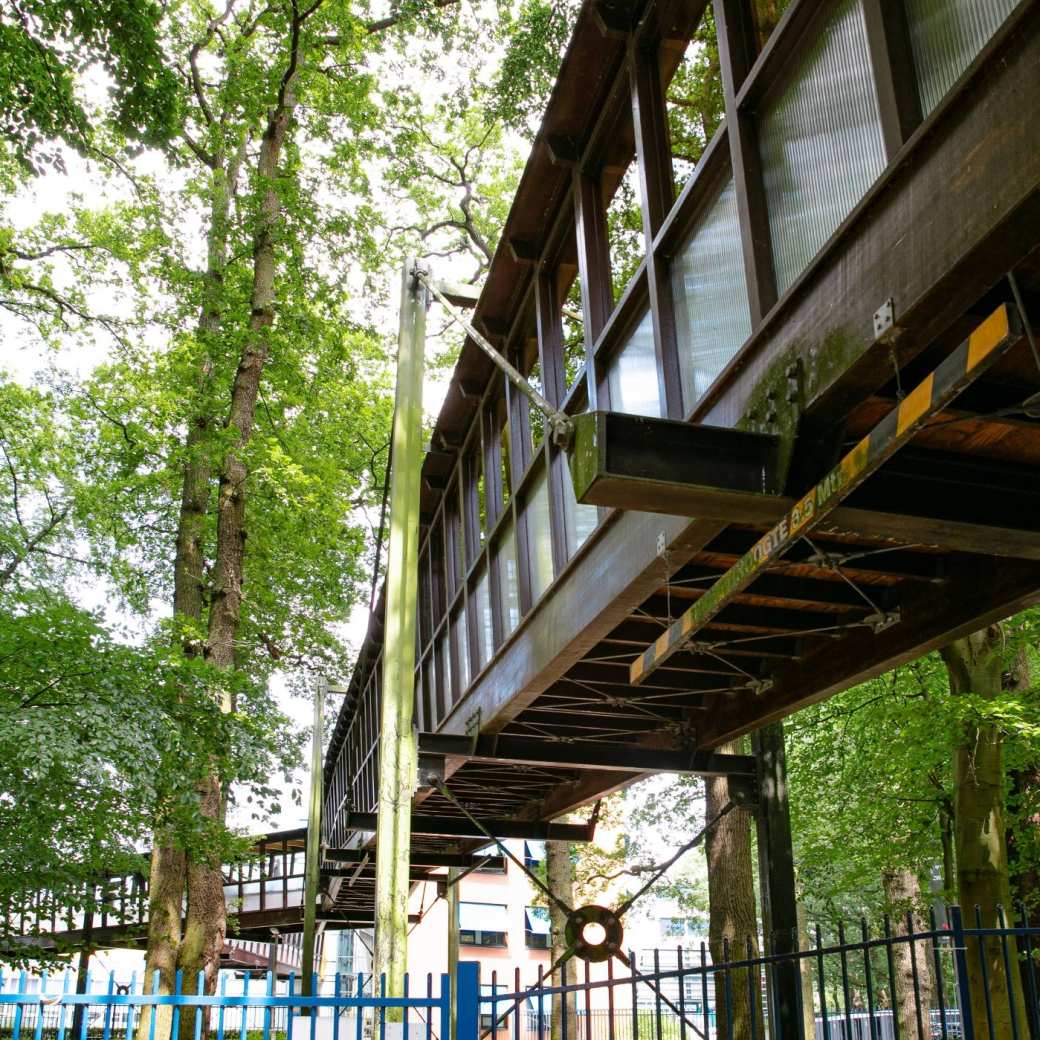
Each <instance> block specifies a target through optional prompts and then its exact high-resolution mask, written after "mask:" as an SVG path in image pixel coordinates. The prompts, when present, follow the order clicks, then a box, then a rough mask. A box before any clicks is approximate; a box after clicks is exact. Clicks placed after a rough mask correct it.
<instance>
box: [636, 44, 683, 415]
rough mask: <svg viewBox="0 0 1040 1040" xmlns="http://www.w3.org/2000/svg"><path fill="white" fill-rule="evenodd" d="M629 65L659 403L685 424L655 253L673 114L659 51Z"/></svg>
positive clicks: (669, 187) (639, 50)
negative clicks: (668, 106)
mask: <svg viewBox="0 0 1040 1040" xmlns="http://www.w3.org/2000/svg"><path fill="white" fill-rule="evenodd" d="M628 64H629V73H630V90H631V97H632V125H633V132H634V136H635V142H636V162H637V164H638V168H639V187H640V196H641V198H642V211H643V241H644V252H645V255H646V281H647V288H648V292H649V297H650V312H651V315H652V322H653V333H654V356H655V360H656V364H657V385H658V397H659V400H660V403H661V414H662V415H664V416H667V417H669V418H672V419H681V418H682V417H683V410H684V405H683V400H682V383H681V378H680V375H679V350H678V344H677V339H676V328H675V307H674V303H673V300H672V285H671V281H670V278H669V274H668V265H667V263H666V262H665V261H664V260H663V258H660V257H658V256H657V255H656V254H655V253H654V248H653V243H654V237H655V236H656V234H657V232H658V231H659V230H660V229H661V225H662V224H663V223H664V221H665V218H666V217H667V216H668V213H669V211H670V210H671V208H672V203H673V201H674V199H675V181H674V177H673V174H672V149H671V144H670V142H669V136H668V113H667V109H666V107H665V99H664V91H663V90H662V87H661V73H660V60H659V51H658V47H657V46H655V47H654V48H653V50H647V49H645V48H644V47H641V46H638V45H636V44H635V43H634V42H632V43H630V45H629V56H628Z"/></svg>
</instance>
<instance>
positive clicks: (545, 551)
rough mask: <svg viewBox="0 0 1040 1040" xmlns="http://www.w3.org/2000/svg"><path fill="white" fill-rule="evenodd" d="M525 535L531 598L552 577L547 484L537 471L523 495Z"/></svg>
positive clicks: (547, 585)
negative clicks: (529, 564) (535, 476)
mask: <svg viewBox="0 0 1040 1040" xmlns="http://www.w3.org/2000/svg"><path fill="white" fill-rule="evenodd" d="M525 515H526V517H527V537H528V551H529V553H530V561H531V598H532V599H533V600H535V599H537V598H538V597H539V596H540V595H541V594H542V593H543V592H544V591H545V590H546V589H547V588H548V587H549V585H550V583H551V582H552V580H553V559H552V531H551V528H550V526H549V524H550V521H549V485H548V483H547V482H546V479H545V474H544V473H542V474H540V475H539V476H538V477H537V478H536V479H535V482H534V484H533V485H532V486H531V491H530V493H529V495H528V498H527V509H526V512H525Z"/></svg>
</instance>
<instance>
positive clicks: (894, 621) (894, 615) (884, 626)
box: [863, 607, 903, 635]
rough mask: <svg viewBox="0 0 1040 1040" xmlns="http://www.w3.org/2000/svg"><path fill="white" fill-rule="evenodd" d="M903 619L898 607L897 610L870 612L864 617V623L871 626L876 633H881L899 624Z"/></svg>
mask: <svg viewBox="0 0 1040 1040" xmlns="http://www.w3.org/2000/svg"><path fill="white" fill-rule="evenodd" d="M902 620H903V616H902V614H901V613H900V611H899V608H898V607H896V608H895V610H888V611H885V612H884V613H881V614H868V615H867V616H866V617H865V618H864V619H863V623H864V624H866V625H869V626H870V629H871V631H872V632H873V633H874V635H880V634H881V633H882V632H886V631H887V630H888V629H890V628H891V627H892V626H893V625H898V624H899V622H900V621H902Z"/></svg>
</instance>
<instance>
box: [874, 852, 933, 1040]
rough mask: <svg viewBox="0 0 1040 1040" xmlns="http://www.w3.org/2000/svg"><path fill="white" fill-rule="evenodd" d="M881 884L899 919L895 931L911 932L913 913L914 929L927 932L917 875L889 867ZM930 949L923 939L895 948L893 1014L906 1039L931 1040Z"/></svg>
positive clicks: (882, 877)
mask: <svg viewBox="0 0 1040 1040" xmlns="http://www.w3.org/2000/svg"><path fill="white" fill-rule="evenodd" d="M881 886H882V888H883V889H884V892H885V902H886V903H887V904H888V908H889V912H890V913H891V914H892V916H893V918H894V920H895V927H894V928H893V934H894V935H908V934H909V931H908V929H907V914H910V915H911V923H912V927H913V930H914V931H915V932H921V931H924V930H925V923H924V921H923V920H922V918H921V916H920V913H919V912H918V910H919V907H920V905H921V886H920V883H919V881H918V879H917V875H916V874H915V873H914V872H913V871H912V870H907V869H906V868H905V867H903V868H899V869H894V870H886V871H885V872H884V873H883V874H882V875H881ZM911 946H913V949H912V950H911ZM928 952H929V951H928V944H927V943H926V942H924V941H923V940H919V941H918V942H915V943H912V944H911V943H908V942H906V943H895V944H894V945H893V947H892V962H893V964H894V965H895V978H894V979H893V980H892V982H893V993H892V1013H893V1014H894V1015H895V1016H896V1020H897V1021H898V1023H899V1035H900V1037H901V1038H902V1040H931V1036H932V1033H931V1027H930V1025H929V1009H930V1008H931V1006H932V976H931V974H930V972H929V969H928V965H929V955H928ZM915 969H916V971H915ZM915 980H916V988H915Z"/></svg>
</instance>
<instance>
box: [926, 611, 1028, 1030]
mask: <svg viewBox="0 0 1040 1040" xmlns="http://www.w3.org/2000/svg"><path fill="white" fill-rule="evenodd" d="M1003 636H1004V633H1003V631H1002V630H1001V628H1000V626H999V625H992V626H990V627H989V628H986V629H983V630H982V631H981V632H975V633H974V634H973V635H970V636H967V637H965V638H964V639H958V640H955V641H954V642H952V643H950V644H949V645H948V646H946V647H943V649H942V658H943V662H944V663H945V665H946V670H947V672H948V674H949V680H950V692H951V694H953V695H955V696H964V695H967V694H974V695H975V696H977V697H982V698H984V699H986V700H992V699H993V698H995V697H996V696H997V695H998V694H999V693H1000V691H1001V678H1002V672H1003V660H1002V656H1001V650H1002V648H1003V644H1004V638H1003ZM954 845H955V850H956V858H957V895H958V899H959V901H960V904H961V906H962V907H963V908H964V916H965V923H966V925H967V926H968V927H969V928H970V927H973V926H974V924H975V907H976V906H978V907H979V908H980V911H981V914H982V923H983V926H984V927H992V926H993V925H994V924H996V920H997V914H996V908H997V907H998V906H1004V907H1008V906H1010V901H1011V888H1010V883H1009V879H1008V864H1007V839H1006V836H1005V827H1004V758H1003V739H1002V736H1001V733H1000V730H999V729H998V728H997V727H996V726H994V725H992V724H990V723H982V724H978V723H976V722H974V721H968V722H967V723H965V725H964V728H963V731H962V733H961V736H960V741H959V743H958V744H957V746H956V747H955V748H954ZM966 945H967V961H968V986H969V990H970V994H971V1005H972V1011H973V1013H974V1015H973V1017H974V1019H975V1035H976V1038H977V1040H1003V1038H1006V1037H1009V1036H1011V1017H1012V1002H1014V1009H1015V1014H1016V1015H1017V1019H1018V1022H1019V1023H1023V1022H1025V1004H1024V1001H1023V1000H1022V999H1021V992H1020V990H1019V987H1018V985H1017V980H1016V984H1015V985H1013V986H1012V987H1011V990H1010V991H1009V988H1008V983H1009V980H1008V978H1007V977H1006V974H1005V972H1004V961H1003V952H1002V949H1001V943H1000V941H999V940H996V939H988V940H984V941H982V942H980V941H979V940H977V939H968V941H967V944H966ZM1008 945H1009V947H1010V950H1009V952H1010V956H1011V959H1012V963H1014V962H1015V961H1016V960H1017V955H1016V952H1015V945H1016V944H1015V943H1014V941H1013V940H1010V941H1009V944H1008ZM983 964H985V973H984V970H983ZM987 997H988V1001H989V1006H990V1009H991V1013H992V1021H993V1032H992V1034H991V1033H990V1031H989V1022H988V1016H987V1011H986V1002H987Z"/></svg>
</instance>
